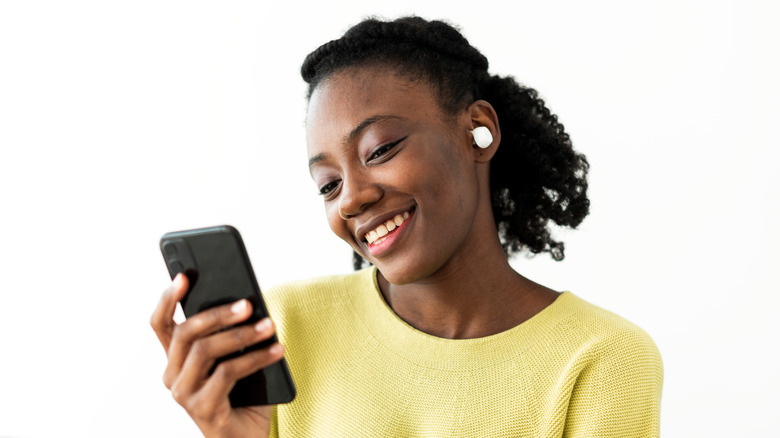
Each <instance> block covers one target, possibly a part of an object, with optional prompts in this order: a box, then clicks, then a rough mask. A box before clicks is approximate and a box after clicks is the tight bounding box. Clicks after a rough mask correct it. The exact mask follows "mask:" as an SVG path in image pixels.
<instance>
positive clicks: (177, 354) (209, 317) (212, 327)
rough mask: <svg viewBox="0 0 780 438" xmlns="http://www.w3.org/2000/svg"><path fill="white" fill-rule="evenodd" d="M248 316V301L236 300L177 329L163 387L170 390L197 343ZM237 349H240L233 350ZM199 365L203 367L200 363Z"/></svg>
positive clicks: (185, 322) (249, 310) (170, 346)
mask: <svg viewBox="0 0 780 438" xmlns="http://www.w3.org/2000/svg"><path fill="white" fill-rule="evenodd" d="M251 314H252V306H251V304H249V301H247V300H239V301H236V302H235V303H233V304H227V305H224V306H218V307H213V308H211V309H208V310H204V311H203V312H200V313H198V314H197V315H194V316H192V317H190V318H187V320H186V321H184V322H183V323H181V324H179V325H178V326H176V329H175V330H173V334H172V336H171V340H170V345H169V348H168V366H167V367H166V369H165V373H164V374H163V382H165V386H167V387H168V388H171V385H173V382H174V381H175V380H176V379H177V378H178V375H179V373H180V372H181V370H182V367H183V366H184V361H185V360H186V359H187V356H188V355H190V350H191V348H192V346H193V344H194V343H195V342H196V341H198V340H201V339H202V338H205V337H207V336H209V335H212V334H214V333H215V332H217V331H219V330H221V329H223V328H225V327H229V326H232V325H236V324H238V323H240V322H243V321H245V320H246V319H247V318H249V316H250V315H251ZM242 328H243V327H242ZM231 331H232V330H231ZM231 331H229V332H231ZM249 345H251V344H249ZM238 349H240V347H239V348H237V349H236V350H238ZM233 351H235V350H233ZM216 357H219V356H216ZM200 362H201V363H203V361H202V360H201V361H200ZM209 366H210V365H209ZM207 370H208V369H207Z"/></svg>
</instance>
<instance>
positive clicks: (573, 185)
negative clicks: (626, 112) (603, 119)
mask: <svg viewBox="0 0 780 438" xmlns="http://www.w3.org/2000/svg"><path fill="white" fill-rule="evenodd" d="M358 65H360V66H365V65H388V66H392V67H394V68H396V69H398V71H399V73H401V74H402V75H406V76H408V77H410V78H415V79H422V80H426V81H427V82H428V83H429V84H431V85H432V86H433V89H434V90H435V92H436V94H437V98H438V102H439V104H440V106H441V107H442V109H443V110H444V111H445V112H447V113H449V114H455V113H456V112H457V111H461V110H463V109H465V108H466V107H468V106H469V105H470V104H471V103H472V102H474V101H476V100H479V99H482V100H485V101H487V102H489V103H490V104H491V105H492V106H493V108H494V109H495V111H496V114H497V115H498V119H499V122H500V126H501V139H502V140H501V147H499V148H498V150H497V151H496V153H495V155H494V156H493V159H492V160H491V162H490V193H491V201H492V206H493V217H494V218H495V222H496V228H497V229H498V234H499V239H500V241H501V245H502V247H503V248H504V252H505V253H506V254H507V256H511V255H513V254H515V253H517V252H519V251H520V250H521V249H523V248H525V249H526V250H528V251H530V252H531V253H533V254H537V253H541V252H548V253H550V254H551V256H552V258H553V259H555V260H563V258H564V245H563V242H560V241H556V240H554V239H553V238H552V235H551V233H550V229H549V222H550V221H552V222H554V223H555V224H557V225H559V226H566V227H570V228H576V227H577V226H578V225H579V224H580V223H581V222H582V220H583V219H584V218H585V216H587V214H588V211H589V209H590V201H589V200H588V197H587V189H588V182H587V174H588V161H587V160H586V158H585V156H584V155H582V154H579V153H577V152H575V151H574V149H573V148H572V144H571V140H570V139H569V135H568V134H566V132H565V131H564V129H563V125H562V124H561V123H560V122H558V118H557V117H556V116H555V115H554V114H552V113H551V112H550V110H549V109H548V108H547V107H546V106H545V104H544V101H542V99H540V98H539V95H538V93H537V92H536V90H534V89H532V88H528V87H525V86H523V85H520V84H519V83H517V82H516V81H515V79H514V78H512V77H511V76H506V77H501V76H496V75H490V74H489V73H488V60H487V58H485V56H484V55H482V53H480V52H479V51H478V50H477V49H475V48H474V47H472V46H471V44H469V42H468V41H467V40H466V38H464V37H463V35H461V33H460V32H459V31H458V30H457V29H455V28H454V27H452V26H451V25H449V24H447V23H445V22H442V21H437V20H434V21H427V20H424V19H422V18H420V17H414V16H412V17H403V18H399V19H396V20H393V21H387V22H386V21H381V20H378V19H375V18H369V19H366V20H364V21H362V22H360V23H359V24H357V25H355V26H353V27H352V28H350V29H349V30H348V31H347V32H346V33H345V34H344V36H342V37H341V38H339V39H337V40H333V41H330V42H328V43H326V44H324V45H322V46H320V47H319V48H318V49H317V50H315V51H313V52H312V53H310V54H309V55H308V56H307V57H306V59H305V60H304V62H303V65H302V66H301V75H302V76H303V79H304V80H305V81H306V82H307V83H308V84H309V88H308V92H307V99H308V98H311V94H312V92H313V91H314V90H315V89H316V88H317V86H318V85H319V84H320V83H321V82H322V81H323V80H324V79H325V78H327V77H329V76H330V75H332V74H333V73H335V72H337V71H340V70H342V69H345V68H347V67H352V66H358ZM364 263H365V260H363V258H362V257H361V256H360V255H359V254H358V253H356V252H355V253H354V267H355V269H356V270H357V269H360V268H362V267H363V265H364Z"/></svg>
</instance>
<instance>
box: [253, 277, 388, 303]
mask: <svg viewBox="0 0 780 438" xmlns="http://www.w3.org/2000/svg"><path fill="white" fill-rule="evenodd" d="M372 281H373V268H366V269H363V270H360V271H356V272H352V273H349V274H340V275H329V276H323V277H315V278H309V279H303V280H295V281H290V282H286V283H282V284H279V285H276V286H273V287H270V288H268V289H267V290H263V297H264V299H265V301H266V302H267V303H268V304H269V306H272V307H279V308H285V309H289V308H291V307H299V308H300V307H305V308H312V307H313V306H315V307H316V306H317V304H327V303H331V304H332V303H335V302H338V301H339V300H340V298H343V297H345V296H346V294H348V293H349V292H350V291H354V290H356V289H358V288H359V287H360V286H361V285H366V284H369V285H370V284H371V282H372Z"/></svg>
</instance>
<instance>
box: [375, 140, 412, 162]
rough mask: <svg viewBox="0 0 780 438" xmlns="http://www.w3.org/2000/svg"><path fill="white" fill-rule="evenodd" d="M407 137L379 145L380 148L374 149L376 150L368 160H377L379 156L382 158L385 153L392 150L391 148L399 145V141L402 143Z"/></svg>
mask: <svg viewBox="0 0 780 438" xmlns="http://www.w3.org/2000/svg"><path fill="white" fill-rule="evenodd" d="M405 139H406V137H404V138H401V139H398V140H396V141H393V142H390V143H386V144H383V145H382V146H379V147H378V148H376V149H375V150H374V152H373V153H372V154H371V156H369V157H368V161H373V160H376V159H378V158H381V157H382V156H383V155H385V154H386V153H388V152H390V150H391V149H393V148H394V147H396V146H397V145H398V143H401V142H402V141H404V140H405Z"/></svg>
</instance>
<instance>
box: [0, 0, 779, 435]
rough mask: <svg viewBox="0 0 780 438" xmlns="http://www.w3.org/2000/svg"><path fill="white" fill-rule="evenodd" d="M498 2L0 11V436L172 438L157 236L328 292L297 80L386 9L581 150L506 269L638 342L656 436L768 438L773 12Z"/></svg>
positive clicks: (773, 410) (774, 262) (25, 4)
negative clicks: (192, 233) (222, 232)
mask: <svg viewBox="0 0 780 438" xmlns="http://www.w3.org/2000/svg"><path fill="white" fill-rule="evenodd" d="M506 3H507V5H508V4H510V2H506ZM511 4H512V5H513V6H511V7H510V6H505V5H502V4H501V3H500V2H463V4H462V5H461V4H457V3H454V2H452V1H436V2H422V1H396V2H393V4H392V5H390V6H388V5H386V3H385V2H381V3H380V2H377V3H374V2H371V1H368V0H362V1H349V2H348V1H328V2H317V4H316V5H304V4H300V3H298V2H294V1H285V2H274V3H270V2H227V1H221V2H216V1H215V2H203V1H133V2H129V1H128V2H111V1H92V2H89V1H63V2H60V1H49V2H37V1H5V2H2V3H0V148H1V149H0V150H1V151H2V153H1V154H0V190H2V192H0V194H1V197H0V230H1V231H2V238H0V294H1V298H2V300H1V301H0V436H3V437H44V436H127V437H131V436H132V437H135V436H160V437H162V436H196V435H197V430H196V428H195V427H194V426H193V425H192V424H191V423H190V421H189V419H188V417H187V416H186V414H185V413H184V411H183V410H182V409H181V408H179V407H178V405H176V404H175V402H174V401H173V399H172V398H171V397H170V394H169V393H168V392H167V391H166V390H165V388H164V386H163V384H162V379H161V376H162V372H163V369H164V366H165V357H164V355H163V351H162V349H161V348H160V346H159V345H158V343H157V340H156V338H155V336H154V334H153V332H152V330H151V328H150V327H149V325H148V320H149V316H150V314H151V312H152V310H153V308H154V306H155V304H156V302H157V299H158V297H159V294H160V293H161V291H162V290H163V288H165V287H166V286H167V284H168V280H169V279H168V277H167V272H166V270H165V267H164V265H163V262H162V258H161V256H160V254H159V250H158V247H157V242H158V239H159V237H160V235H162V234H163V233H164V232H166V231H171V230H176V229H183V228H192V227H199V226H206V225H214V224H222V223H229V224H232V225H234V226H236V227H238V228H239V229H240V230H241V231H242V233H243V235H244V238H245V241H246V244H247V246H248V248H249V252H250V256H251V258H252V260H253V263H254V266H255V270H256V272H257V275H258V278H259V279H260V282H261V284H262V285H263V286H269V285H273V284H277V283H280V282H283V281H287V280H292V279H298V278H304V277H312V276H318V275H323V274H331V273H338V272H348V271H349V270H350V256H351V253H350V250H349V249H348V248H347V247H346V246H345V245H344V244H343V243H341V242H340V241H338V240H337V239H336V238H335V237H334V236H332V235H331V234H330V231H329V229H328V228H327V224H326V222H325V220H324V214H323V211H322V207H321V200H320V199H319V197H318V196H317V195H316V194H315V193H316V189H315V186H314V184H313V183H312V182H311V181H310V179H309V176H308V173H307V169H306V153H305V138H304V128H303V123H304V115H305V101H304V90H305V87H304V84H303V81H302V80H301V79H300V77H299V74H298V69H299V66H300V63H301V61H302V60H303V58H304V56H305V55H306V54H307V53H308V52H309V51H311V50H313V49H315V48H316V47H317V46H318V45H319V44H321V43H324V42H326V41H328V40H330V39H334V38H337V37H338V36H340V34H341V33H342V32H343V31H344V30H346V28H347V27H348V26H349V25H351V24H354V23H356V22H357V21H359V20H360V19H361V18H362V17H363V16H365V15H369V14H380V15H384V16H389V17H395V16H398V15H399V14H406V13H417V14H419V15H421V16H424V17H429V18H436V17H442V18H446V19H448V20H450V21H451V22H453V23H456V24H458V25H460V26H461V27H462V28H463V31H464V33H465V35H466V36H467V37H468V38H469V40H470V41H471V42H472V43H473V44H474V45H475V46H476V47H477V48H479V49H481V50H482V51H483V53H485V54H486V55H487V56H488V58H489V59H490V61H491V70H492V72H494V73H499V74H512V75H514V76H516V77H517V79H518V80H519V81H521V82H523V83H525V84H528V85H530V86H532V87H534V88H536V89H538V90H539V91H540V93H541V95H542V96H543V97H544V98H545V99H546V101H547V102H548V104H549V106H550V107H551V108H552V109H553V111H554V112H555V113H557V114H558V115H559V117H560V119H561V120H562V121H563V123H564V124H565V126H566V128H567V131H568V132H569V133H570V134H571V136H572V139H573V141H574V144H575V146H576V148H577V149H578V150H580V151H582V152H584V153H585V154H586V155H587V157H588V159H589V161H590V162H591V165H592V170H591V188H590V196H591V199H592V206H593V207H592V213H591V215H590V216H589V217H588V218H587V219H586V221H585V222H584V223H583V225H582V226H581V228H580V230H578V231H575V232H561V233H559V234H558V236H560V237H563V238H564V240H565V242H566V244H567V246H566V248H567V252H566V255H567V257H566V260H565V261H563V262H561V263H555V262H553V261H551V259H550V258H549V257H547V256H539V257H536V258H530V259H529V258H525V257H522V256H521V257H517V258H516V259H515V260H514V261H513V264H514V266H515V267H516V268H517V269H518V270H519V271H520V272H521V273H524V274H526V275H527V276H529V277H531V278H533V279H535V280H537V281H540V282H542V283H544V284H546V285H548V286H551V287H553V288H557V289H565V290H572V291H574V292H575V293H577V294H578V295H580V296H582V297H584V298H585V299H587V300H589V301H591V302H594V303H596V304H598V305H600V306H602V307H605V308H607V309H610V310H613V311H615V312H617V313H619V314H621V315H623V316H624V317H626V318H628V319H630V320H632V321H634V322H635V323H637V324H638V325H640V326H641V327H643V328H644V329H645V330H646V331H648V332H649V333H650V335H651V336H652V337H653V338H654V339H655V341H656V342H657V344H658V346H659V348H660V350H661V353H662V355H663V359H664V365H665V384H664V395H663V403H662V420H661V421H662V433H663V435H664V436H666V437H689V436H702V437H704V436H706V437H733V436H768V435H770V434H772V433H773V432H776V430H777V428H778V426H779V425H780V424H779V423H778V420H777V413H778V411H780V409H779V408H780V404H779V403H778V398H777V395H778V393H780V381H779V380H778V368H779V367H778V360H777V357H778V354H777V347H778V342H777V335H778V328H777V324H776V323H775V322H773V321H774V319H775V314H776V313H777V310H776V308H777V306H778V304H780V299H779V298H778V293H779V292H780V288H778V286H777V283H776V282H775V281H774V280H775V278H774V277H775V274H774V273H776V272H777V269H778V266H780V263H779V262H780V257H778V252H777V246H778V244H779V243H780V239H779V237H780V235H779V233H778V231H777V226H778V224H780V201H778V195H777V193H776V192H777V189H778V177H777V173H778V158H780V154H779V153H778V152H777V151H778V147H780V146H779V142H778V137H779V135H778V122H780V85H778V78H780V68H779V66H778V53H780V50H778V47H777V44H776V42H777V41H779V40H780V32H778V30H777V29H778V27H777V20H778V8H777V6H774V5H776V4H777V3H776V2H770V1H766V2H763V3H761V2H757V1H739V2H738V1H707V2H705V1H698V2H696V1H688V0H686V1H663V2H641V3H640V2H628V1H596V2H583V1H576V0H571V1H544V2H543V1H518V2H511ZM773 271H774V272H773ZM323 341H324V342H325V341H326V340H325V339H323Z"/></svg>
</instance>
